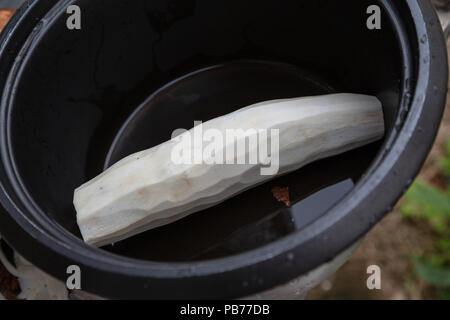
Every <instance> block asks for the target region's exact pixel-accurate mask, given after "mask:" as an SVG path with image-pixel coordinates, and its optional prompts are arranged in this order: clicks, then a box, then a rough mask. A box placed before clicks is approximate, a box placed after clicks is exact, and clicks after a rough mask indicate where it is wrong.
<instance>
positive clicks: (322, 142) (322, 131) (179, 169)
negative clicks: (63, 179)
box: [74, 93, 384, 246]
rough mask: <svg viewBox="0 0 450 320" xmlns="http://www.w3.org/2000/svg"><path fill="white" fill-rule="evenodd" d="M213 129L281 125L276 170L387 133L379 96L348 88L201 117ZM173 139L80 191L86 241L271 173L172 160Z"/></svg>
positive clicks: (112, 235) (164, 220)
mask: <svg viewBox="0 0 450 320" xmlns="http://www.w3.org/2000/svg"><path fill="white" fill-rule="evenodd" d="M209 128H215V129H219V130H221V131H222V132H225V129H243V130H247V129H250V128H255V129H256V130H259V129H278V130H279V171H278V175H280V174H284V173H287V172H290V171H293V170H296V169H298V168H300V167H302V166H304V165H306V164H308V163H310V162H312V161H315V160H318V159H322V158H325V157H329V156H332V155H336V154H340V153H343V152H346V151H349V150H351V149H354V148H357V147H360V146H362V145H365V144H368V143H370V142H373V141H376V140H378V139H380V138H381V137H382V136H383V135H384V121H383V111H382V106H381V103H380V102H379V100H378V99H377V98H375V97H372V96H366V95H357V94H346V93H343V94H333V95H325V96H317V97H304V98H296V99H285V100H274V101H268V102H263V103H259V104H255V105H252V106H249V107H246V108H242V109H239V110H237V111H235V112H233V113H230V114H227V115H224V116H222V117H219V118H215V119H212V120H210V121H207V122H205V123H203V130H207V129H209ZM192 130H193V129H191V130H190V131H192ZM188 133H189V132H188ZM224 135H225V134H224ZM176 144H177V141H175V140H174V139H172V140H169V141H167V142H165V143H162V144H160V145H158V146H156V147H153V148H151V149H148V150H145V151H141V152H138V153H136V154H133V155H130V156H128V157H126V158H124V159H122V160H121V161H119V162H118V163H116V164H115V165H113V166H112V167H110V168H109V169H108V170H106V171H105V172H103V173H102V174H101V175H99V176H97V177H96V178H94V179H92V180H91V181H89V182H87V183H85V184H83V185H82V186H80V187H79V188H77V189H76V190H75V194H74V205H75V209H76V211H77V221H78V225H79V227H80V230H81V233H82V235H83V239H84V241H85V242H87V243H89V244H92V245H95V246H102V245H105V244H109V243H112V242H116V241H119V240H122V239H125V238H128V237H131V236H133V235H135V234H138V233H140V232H143V231H146V230H149V229H152V228H155V227H159V226H162V225H165V224H168V223H171V222H173V221H175V220H178V219H181V218H183V217H185V216H187V215H189V214H191V213H194V212H196V211H199V210H202V209H205V208H208V207H210V206H213V205H215V204H217V203H220V202H222V201H224V200H226V199H228V198H230V197H232V196H234V195H236V194H237V193H239V192H242V191H244V190H246V189H248V188H250V187H252V186H255V185H257V184H260V183H262V182H264V181H266V180H269V179H271V178H273V176H263V175H261V172H260V168H261V165H259V164H255V165H249V164H246V165H221V164H205V163H202V164H190V165H188V164H175V163H174V162H173V161H171V153H172V149H173V147H174V146H175V145H176ZM224 148H226V146H224ZM224 153H225V151H224Z"/></svg>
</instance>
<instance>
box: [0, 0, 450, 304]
mask: <svg viewBox="0 0 450 320" xmlns="http://www.w3.org/2000/svg"><path fill="white" fill-rule="evenodd" d="M71 4H76V5H78V6H79V7H80V8H81V12H82V28H81V30H69V29H67V27H66V19H67V18H68V16H69V15H68V14H67V13H66V8H67V7H68V6H69V5H71ZM373 4H377V5H378V6H380V7H381V9H382V12H381V15H382V24H381V26H382V27H381V29H380V30H376V29H375V30H369V29H368V28H367V27H366V20H367V18H368V14H367V8H368V7H369V6H370V5H373ZM0 88H1V92H2V100H1V105H0V126H1V127H0V129H1V131H0V141H1V142H0V143H1V149H0V152H1V163H0V182H1V193H0V200H1V203H2V206H3V208H4V210H3V212H1V214H0V232H1V233H2V235H3V236H4V237H5V238H6V240H7V241H8V243H9V244H10V245H11V246H12V247H13V248H14V249H16V250H17V251H18V252H19V253H21V254H22V255H23V256H24V257H25V258H27V259H28V260H30V261H31V262H32V263H34V264H36V265H37V266H39V267H40V268H42V269H43V270H45V271H47V272H48V273H50V274H52V275H54V276H56V277H57V278H59V279H62V280H64V279H65V278H66V276H67V274H66V269H67V266H69V265H74V264H75V265H78V266H80V267H81V270H82V288H83V289H84V290H86V291H89V292H92V293H96V294H99V295H101V296H104V297H113V298H120V297H125V298H230V297H233V298H234V297H243V296H247V295H249V294H252V293H257V292H261V291H264V290H267V289H270V288H273V287H275V286H277V285H281V284H284V283H286V282H288V281H289V280H291V279H294V278H296V277H298V276H300V275H302V274H305V273H307V272H308V271H310V270H312V269H314V268H316V267H318V266H320V265H322V264H324V263H326V262H327V261H330V260H332V259H333V258H334V257H336V256H337V255H338V254H339V253H341V252H343V251H344V250H346V249H347V248H349V247H350V246H351V245H352V244H354V243H355V242H356V241H357V240H359V239H360V238H361V237H362V236H363V235H364V234H365V233H366V232H367V231H368V230H369V229H370V228H371V227H372V226H373V225H374V224H375V223H376V222H377V221H378V220H380V219H381V218H382V217H383V216H384V215H385V214H386V213H388V212H389V211H390V210H391V209H392V207H393V206H394V204H395V203H396V201H397V200H398V198H399V197H400V196H401V195H402V194H403V193H404V192H405V191H406V188H407V187H408V186H409V184H410V183H411V182H412V181H413V179H414V177H415V175H416V174H417V172H418V171H419V169H420V167H421V165H422V164H423V162H424V159H425V157H426V156H427V154H428V151H429V149H430V147H431V145H432V143H433V140H434V137H435V134H436V131H437V129H438V126H439V122H440V119H441V116H442V111H443V108H444V105H445V97H446V91H447V57H446V46H445V42H444V39H443V35H442V30H441V27H440V24H439V22H438V19H437V17H436V14H435V12H434V10H433V8H432V6H431V4H430V3H429V1H424V0H419V1H416V0H414V1H413V0H411V1H409V0H406V1H387V0H385V1H383V0H380V1H361V0H355V1H338V0H334V1H332V0H320V1H319V0H314V1H312V0H311V1H306V0H305V1H302V0H283V1H268V0H267V1H266V0H248V1H241V0H236V1H234V0H221V1H219V0H217V1H211V0H160V1H158V0H148V1H145V0H136V1H132V2H130V1H125V0H122V1H119V0H108V1H101V0H96V1H87V0H80V1H28V2H27V3H26V4H25V5H24V6H22V8H21V9H20V10H19V11H18V13H17V15H16V16H15V17H14V18H13V20H12V21H11V22H10V24H9V25H8V27H7V28H6V29H5V30H4V32H3V33H2V34H1V42H0ZM329 92H354V93H364V94H371V95H376V96H377V97H378V98H379V99H380V100H381V101H382V103H383V107H384V113H385V123H386V127H387V133H386V137H385V139H384V140H383V141H381V142H379V143H375V144H372V145H369V146H366V147H364V148H362V149H359V150H355V151H352V152H350V153H347V154H343V155H341V156H338V157H333V158H331V159H327V160H323V161H319V162H317V163H314V164H312V165H309V166H308V167H306V168H303V169H301V170H299V171H298V172H294V173H292V174H290V175H288V176H285V177H282V178H280V179H276V180H274V181H271V182H269V183H267V184H265V185H262V186H260V187H258V188H256V189H254V190H251V191H249V192H246V193H244V194H242V195H240V196H238V197H236V198H233V199H230V200H228V201H226V202H225V203H223V204H221V205H219V206H216V207H214V208H211V209H208V210H205V211H204V212H200V213H197V214H194V215H192V216H191V217H188V218H186V219H183V220H181V221H179V222H177V223H174V224H173V225H170V226H166V227H162V228H158V229H155V230H151V231H149V232H146V233H144V234H142V235H138V236H136V237H133V238H131V239H129V240H126V241H123V242H120V243H118V244H116V245H115V246H110V247H106V248H103V249H96V248H92V247H89V246H87V245H85V244H84V243H83V242H82V240H81V239H80V236H79V231H78V228H77V225H76V219H75V211H74V208H73V205H72V196H73V190H74V188H76V187H77V186H79V185H80V184H82V183H83V182H85V181H87V180H88V179H90V178H92V177H94V176H95V175H96V174H98V173H100V172H101V171H102V170H103V168H104V167H107V166H109V165H110V164H111V163H113V162H115V161H117V160H119V159H120V158H121V157H123V156H125V155H127V154H129V153H131V152H134V151H138V150H140V149H143V148H148V147H151V146H153V145H156V144H158V143H161V142H163V141H165V140H168V139H169V138H170V134H171V133H172V131H173V130H174V129H177V128H180V127H184V128H189V127H192V125H193V120H203V121H205V120H208V119H211V118H213V117H216V116H218V115H222V114H225V113H227V112H230V111H232V110H234V109H237V108H239V107H242V106H245V105H248V104H251V103H254V102H258V101H261V100H268V99H275V98H288V97H295V96H303V95H315V94H324V93H329ZM273 186H289V188H290V192H291V196H292V201H293V203H294V205H293V207H292V208H291V209H289V208H286V207H285V206H284V205H283V204H282V203H279V202H277V201H276V200H275V199H274V198H273V197H272V195H271V188H272V187H273ZM333 188H334V189H333ZM333 190H334V191H333ZM311 196H315V197H316V202H315V203H316V205H313V204H311V203H312V202H311V201H313V200H312V198H311ZM317 199H319V200H317ZM306 200H308V201H310V202H307V201H306ZM321 202H325V203H326V206H321V207H320V208H319V206H318V205H317V203H319V204H320V203H321Z"/></svg>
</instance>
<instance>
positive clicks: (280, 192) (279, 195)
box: [272, 187, 291, 207]
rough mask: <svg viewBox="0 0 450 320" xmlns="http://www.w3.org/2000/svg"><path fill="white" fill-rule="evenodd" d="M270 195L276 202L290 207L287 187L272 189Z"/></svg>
mask: <svg viewBox="0 0 450 320" xmlns="http://www.w3.org/2000/svg"><path fill="white" fill-rule="evenodd" d="M272 194H273V196H274V198H275V199H277V200H278V201H280V202H284V203H285V204H286V205H287V206H288V207H290V206H291V200H290V199H289V187H285V188H281V187H273V188H272Z"/></svg>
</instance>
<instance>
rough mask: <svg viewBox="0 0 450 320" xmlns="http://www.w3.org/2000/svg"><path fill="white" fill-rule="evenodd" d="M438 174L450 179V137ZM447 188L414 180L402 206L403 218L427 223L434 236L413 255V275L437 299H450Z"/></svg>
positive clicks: (449, 193) (449, 223) (449, 215)
mask: <svg viewBox="0 0 450 320" xmlns="http://www.w3.org/2000/svg"><path fill="white" fill-rule="evenodd" d="M439 164H440V173H441V174H442V176H443V178H444V180H446V181H449V178H450V140H449V141H448V142H447V144H446V156H445V157H443V158H442V159H440V161H439ZM449 190H450V188H449V186H448V185H447V186H446V188H445V190H442V188H438V187H436V186H433V185H431V184H429V183H428V182H425V181H423V180H421V179H417V180H416V181H415V182H414V183H413V185H412V186H411V188H410V189H409V190H408V192H407V193H406V197H405V201H404V203H403V205H402V207H401V211H402V214H403V216H404V217H406V218H408V219H412V220H418V221H420V222H427V223H428V224H429V226H430V227H431V228H432V230H433V231H434V232H435V233H436V235H437V240H436V241H435V243H434V245H433V249H432V250H430V252H426V253H425V254H423V255H422V256H413V257H412V263H413V267H414V273H415V275H416V276H417V277H418V278H420V279H421V280H423V281H424V282H425V283H427V284H428V285H430V286H432V287H434V288H435V289H436V292H437V294H438V298H441V299H450V230H449V226H450V191H449Z"/></svg>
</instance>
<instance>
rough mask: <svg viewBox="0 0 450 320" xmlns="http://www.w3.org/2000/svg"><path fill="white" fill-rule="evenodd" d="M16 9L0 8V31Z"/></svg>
mask: <svg viewBox="0 0 450 320" xmlns="http://www.w3.org/2000/svg"><path fill="white" fill-rule="evenodd" d="M15 12H16V10H14V9H0V32H2V30H3V28H4V27H5V26H6V24H7V23H8V21H9V19H11V18H12V16H13V15H14V13H15Z"/></svg>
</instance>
